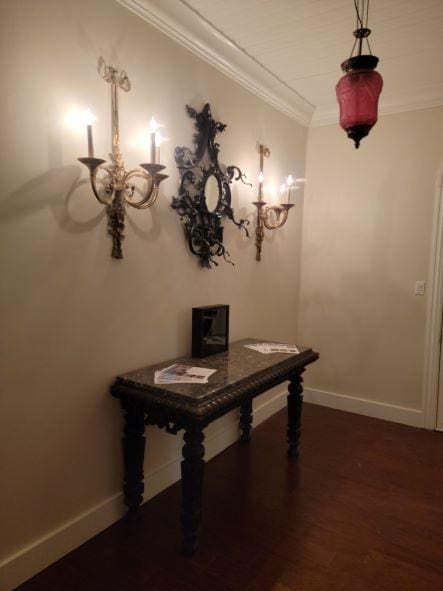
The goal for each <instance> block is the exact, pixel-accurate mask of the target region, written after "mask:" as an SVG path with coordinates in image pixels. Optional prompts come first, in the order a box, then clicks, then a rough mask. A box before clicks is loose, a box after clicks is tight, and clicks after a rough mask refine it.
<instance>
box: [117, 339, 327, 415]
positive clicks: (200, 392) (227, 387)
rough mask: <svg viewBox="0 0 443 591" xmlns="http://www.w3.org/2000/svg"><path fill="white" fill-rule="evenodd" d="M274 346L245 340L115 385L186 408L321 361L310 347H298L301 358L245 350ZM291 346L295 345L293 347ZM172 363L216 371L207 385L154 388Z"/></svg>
mask: <svg viewBox="0 0 443 591" xmlns="http://www.w3.org/2000/svg"><path fill="white" fill-rule="evenodd" d="M262 342H271V341H269V340H266V339H252V338H248V339H243V340H241V341H237V342H235V343H231V344H230V345H229V350H228V351H225V352H223V353H218V354H215V355H210V356H208V357H204V358H192V357H180V358H178V359H173V360H170V361H165V362H163V363H158V364H156V365H152V366H149V367H143V368H141V369H137V370H135V371H131V372H129V373H126V374H123V375H121V376H118V378H117V380H116V385H121V386H127V387H129V388H131V390H134V389H135V390H138V391H145V392H146V393H149V394H150V395H153V394H155V395H157V396H164V397H165V398H174V399H176V400H181V401H182V402H185V403H186V404H191V405H199V404H203V403H205V402H207V401H208V400H211V399H214V398H215V397H217V396H221V395H223V394H224V393H225V392H228V391H231V390H233V389H236V388H239V387H240V386H241V385H242V384H243V383H246V382H248V381H251V380H252V379H257V378H261V377H262V376H266V374H267V373H268V372H269V371H270V370H271V369H272V370H273V371H277V372H278V371H279V370H280V369H281V371H282V372H285V371H290V370H293V371H296V370H297V369H298V368H302V367H304V366H305V365H307V364H309V363H312V362H313V361H315V360H316V359H317V358H318V354H317V353H315V352H314V351H312V349H310V348H308V347H302V346H299V345H297V348H298V349H299V351H300V353H299V354H287V353H271V354H269V355H265V354H263V353H260V352H258V351H254V350H251V349H248V348H246V347H245V345H247V344H252V343H262ZM291 344H292V343H291ZM173 363H182V364H186V365H192V366H196V367H204V368H208V369H216V370H217V371H216V372H215V373H214V374H212V375H211V376H210V377H209V381H208V383H207V384H155V383H154V374H155V371H157V370H161V369H163V368H165V367H168V366H169V365H172V364H173Z"/></svg>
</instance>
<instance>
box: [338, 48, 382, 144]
mask: <svg viewBox="0 0 443 591" xmlns="http://www.w3.org/2000/svg"><path fill="white" fill-rule="evenodd" d="M377 63H378V58H376V57H375V56H372V55H360V56H356V57H353V58H350V59H348V60H346V61H345V62H343V64H342V69H343V70H344V71H345V72H346V74H345V75H344V76H343V77H342V78H340V80H339V81H338V84H337V86H336V88H335V91H336V94H337V100H338V103H339V106H340V126H341V127H342V128H343V129H344V130H345V131H346V133H347V134H348V137H349V138H351V139H352V140H354V142H355V147H356V148H358V147H359V145H360V140H361V139H362V138H364V137H365V136H367V135H368V133H369V131H370V130H371V128H372V127H373V126H374V125H375V123H376V122H377V110H378V97H379V96H380V93H381V90H382V88H383V78H382V77H381V76H380V74H379V73H378V72H375V71H374V68H375V67H376V65H377Z"/></svg>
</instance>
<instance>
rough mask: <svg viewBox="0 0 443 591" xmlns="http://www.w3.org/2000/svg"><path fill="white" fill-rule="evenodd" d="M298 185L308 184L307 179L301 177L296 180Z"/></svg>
mask: <svg viewBox="0 0 443 591" xmlns="http://www.w3.org/2000/svg"><path fill="white" fill-rule="evenodd" d="M295 182H296V183H306V179H305V178H304V177H299V178H297V179H295Z"/></svg>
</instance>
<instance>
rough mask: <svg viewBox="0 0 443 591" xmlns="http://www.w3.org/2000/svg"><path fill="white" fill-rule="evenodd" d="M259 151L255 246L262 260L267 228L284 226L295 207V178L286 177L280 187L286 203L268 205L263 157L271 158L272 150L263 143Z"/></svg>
mask: <svg viewBox="0 0 443 591" xmlns="http://www.w3.org/2000/svg"><path fill="white" fill-rule="evenodd" d="M257 151H258V153H259V156H260V172H259V175H258V199H257V201H253V202H252V203H253V205H255V206H256V207H257V224H256V227H255V246H256V248H257V251H256V256H255V258H256V260H257V261H261V251H262V244H263V239H264V236H265V228H267V229H268V230H276V229H277V228H281V227H282V226H284V224H285V222H286V220H287V219H288V214H289V210H290V209H291V207H294V204H293V203H290V202H289V201H290V197H291V190H292V189H293V188H294V179H293V178H292V176H291V175H289V176H288V177H287V178H286V181H285V183H284V184H282V185H281V187H280V194H281V196H282V197H281V198H282V199H284V198H285V197H284V196H286V203H280V205H267V203H266V201H263V180H264V175H263V159H264V158H269V156H270V155H271V151H270V149H269V148H268V147H266V146H264V145H263V144H259V145H258V147H257Z"/></svg>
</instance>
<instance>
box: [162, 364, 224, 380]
mask: <svg viewBox="0 0 443 591" xmlns="http://www.w3.org/2000/svg"><path fill="white" fill-rule="evenodd" d="M216 371H217V370H216V369H206V368H205V367H192V366H190V365H184V364H182V363H174V365H170V366H169V367H165V368H164V369H161V370H158V371H156V372H155V375H154V383H155V384H207V383H208V378H209V377H210V376H212V374H213V373H215V372H216Z"/></svg>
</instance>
